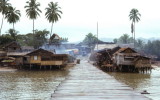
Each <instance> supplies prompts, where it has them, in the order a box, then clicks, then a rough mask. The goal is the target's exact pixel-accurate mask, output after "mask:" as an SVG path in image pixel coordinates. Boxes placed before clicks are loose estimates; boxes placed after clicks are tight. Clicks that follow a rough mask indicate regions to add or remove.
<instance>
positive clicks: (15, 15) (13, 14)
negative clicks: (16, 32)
mask: <svg viewBox="0 0 160 100" xmlns="http://www.w3.org/2000/svg"><path fill="white" fill-rule="evenodd" d="M20 16H21V14H20V11H19V10H16V8H13V7H11V6H10V7H8V11H7V12H6V16H5V18H6V19H7V21H8V22H9V23H12V24H13V29H14V23H16V22H17V21H19V19H20Z"/></svg>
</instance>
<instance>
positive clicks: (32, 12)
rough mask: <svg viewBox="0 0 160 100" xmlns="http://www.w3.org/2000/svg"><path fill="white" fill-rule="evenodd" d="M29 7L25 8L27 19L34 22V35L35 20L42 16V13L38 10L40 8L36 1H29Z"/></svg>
mask: <svg viewBox="0 0 160 100" xmlns="http://www.w3.org/2000/svg"><path fill="white" fill-rule="evenodd" d="M26 3H27V6H25V7H24V8H26V13H27V14H26V15H27V17H29V18H30V19H32V20H33V34H34V20H35V19H36V18H37V17H38V16H40V14H39V13H41V12H42V11H41V10H40V9H39V8H38V7H39V6H40V3H39V2H36V0H29V1H27V2H26Z"/></svg>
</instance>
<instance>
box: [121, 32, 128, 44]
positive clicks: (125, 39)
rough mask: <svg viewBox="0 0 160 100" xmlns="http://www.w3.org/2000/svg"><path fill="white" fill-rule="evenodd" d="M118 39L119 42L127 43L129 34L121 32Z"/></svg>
mask: <svg viewBox="0 0 160 100" xmlns="http://www.w3.org/2000/svg"><path fill="white" fill-rule="evenodd" d="M119 41H120V42H121V43H124V44H127V43H129V35H128V34H123V35H122V36H121V37H120V38H119Z"/></svg>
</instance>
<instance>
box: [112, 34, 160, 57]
mask: <svg viewBox="0 0 160 100" xmlns="http://www.w3.org/2000/svg"><path fill="white" fill-rule="evenodd" d="M114 43H118V44H129V43H132V37H130V36H129V35H128V34H123V35H122V36H121V37H120V38H118V39H114ZM135 46H136V48H135V49H136V50H137V51H138V52H141V53H145V54H147V55H149V56H151V55H152V56H157V60H160V53H159V50H160V40H154V41H150V40H149V41H148V42H147V43H145V42H144V41H143V40H141V39H137V40H135Z"/></svg>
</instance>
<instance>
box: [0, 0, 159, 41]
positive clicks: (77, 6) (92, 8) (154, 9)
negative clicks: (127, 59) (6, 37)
mask: <svg viewBox="0 0 160 100" xmlns="http://www.w3.org/2000/svg"><path fill="white" fill-rule="evenodd" d="M26 1H27V0H9V2H10V3H11V4H12V6H13V7H16V9H17V10H20V11H21V18H20V21H19V22H17V23H16V24H15V29H16V30H17V31H19V34H26V33H31V32H32V20H30V19H29V18H28V17H27V16H26V12H25V9H24V6H25V5H26ZM36 1H37V2H39V3H40V4H41V6H40V9H41V10H42V13H41V14H40V16H39V17H38V18H37V19H36V20H35V29H38V30H43V29H46V30H48V31H50V30H51V23H49V22H48V21H47V19H46V18H45V12H46V10H45V8H46V7H48V3H49V2H51V1H53V2H58V5H59V6H60V7H61V11H62V12H63V14H62V15H61V19H59V21H58V22H56V23H54V25H53V32H54V33H56V34H58V35H59V36H60V37H66V38H68V39H69V41H70V42H77V41H81V40H83V39H84V38H85V36H86V35H87V34H88V33H92V34H94V35H96V34H97V22H98V38H119V37H120V36H121V35H123V34H125V33H126V34H128V35H130V36H131V21H130V20H129V17H128V15H129V12H130V11H131V9H132V8H136V9H138V10H139V13H140V14H141V18H140V19H141V20H140V21H139V22H138V23H136V38H139V37H142V38H151V37H155V38H160V28H159V27H160V6H159V4H160V1H159V0H36ZM1 18H2V16H1V14H0V19H1ZM0 23H1V20H0ZM9 28H12V24H9V23H7V21H6V20H5V21H4V24H3V28H2V34H6V31H7V30H8V29H9Z"/></svg>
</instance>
